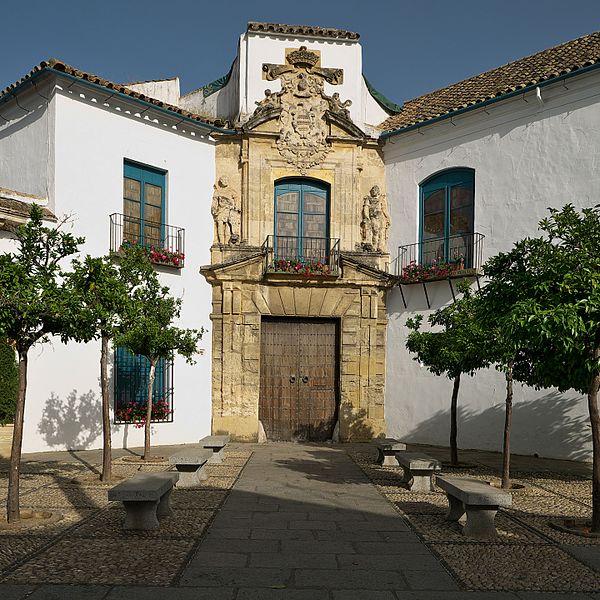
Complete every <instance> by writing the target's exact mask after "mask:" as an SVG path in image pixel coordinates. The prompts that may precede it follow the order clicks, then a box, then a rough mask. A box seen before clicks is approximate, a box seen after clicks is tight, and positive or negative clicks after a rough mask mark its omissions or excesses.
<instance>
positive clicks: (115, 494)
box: [108, 471, 179, 529]
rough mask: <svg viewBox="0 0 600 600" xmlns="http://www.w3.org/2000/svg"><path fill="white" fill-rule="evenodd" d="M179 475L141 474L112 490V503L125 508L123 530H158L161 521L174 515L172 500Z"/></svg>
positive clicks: (110, 491)
mask: <svg viewBox="0 0 600 600" xmlns="http://www.w3.org/2000/svg"><path fill="white" fill-rule="evenodd" d="M178 479H179V473H175V472H173V471H163V472H160V473H141V474H140V475H136V476H135V477H132V478H131V479H128V480H127V481H123V482H122V483H119V484H118V485H116V486H115V487H114V488H111V489H110V490H108V499H109V500H116V501H118V502H122V503H123V505H124V506H125V513H126V515H125V522H124V523H123V529H158V527H159V523H158V518H157V517H164V516H170V515H172V514H173V513H172V511H171V505H170V497H171V492H172V491H173V485H174V484H175V483H177V480H178Z"/></svg>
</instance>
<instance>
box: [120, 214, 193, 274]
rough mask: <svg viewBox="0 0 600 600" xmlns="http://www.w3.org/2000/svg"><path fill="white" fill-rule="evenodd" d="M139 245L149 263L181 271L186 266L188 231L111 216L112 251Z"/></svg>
mask: <svg viewBox="0 0 600 600" xmlns="http://www.w3.org/2000/svg"><path fill="white" fill-rule="evenodd" d="M128 246H140V247H142V248H143V249H144V251H145V252H146V255H147V256H148V258H149V259H150V262H152V263H154V264H155V265H163V266H167V267H174V268H176V269H181V268H182V267H183V266H184V264H185V229H183V228H181V227H174V226H173V225H167V224H165V223H153V222H151V221H145V220H143V219H139V218H137V217H130V216H128V215H123V214H120V213H113V214H112V215H110V250H111V252H117V253H118V252H121V251H122V250H123V249H124V248H127V247H128Z"/></svg>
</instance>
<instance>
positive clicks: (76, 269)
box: [63, 256, 129, 341]
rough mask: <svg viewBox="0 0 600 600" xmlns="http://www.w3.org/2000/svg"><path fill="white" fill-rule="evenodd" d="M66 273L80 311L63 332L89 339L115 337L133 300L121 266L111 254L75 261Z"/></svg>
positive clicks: (76, 337)
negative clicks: (130, 299) (130, 301)
mask: <svg viewBox="0 0 600 600" xmlns="http://www.w3.org/2000/svg"><path fill="white" fill-rule="evenodd" d="M72 269H73V270H72V272H70V273H68V274H67V276H66V279H67V282H68V285H69V289H70V292H71V294H72V295H73V297H75V298H77V300H78V301H77V302H76V303H74V305H75V306H76V308H77V314H76V315H73V317H74V318H73V319H70V320H69V328H68V329H67V328H65V330H64V331H63V335H68V336H70V337H72V338H75V339H77V340H78V341H89V340H91V339H93V338H98V337H100V336H102V335H106V336H107V337H108V338H112V337H113V335H114V333H115V331H116V330H117V328H118V327H119V325H120V323H121V320H122V318H123V315H124V314H125V312H126V309H127V303H128V300H129V295H128V286H127V283H126V280H125V278H124V277H122V276H121V273H120V269H119V267H118V266H117V265H116V264H115V262H114V261H113V259H112V258H111V257H110V256H103V257H99V258H94V257H91V256H86V257H85V259H84V260H83V261H80V260H74V261H73V262H72Z"/></svg>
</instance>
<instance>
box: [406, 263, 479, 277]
mask: <svg viewBox="0 0 600 600" xmlns="http://www.w3.org/2000/svg"><path fill="white" fill-rule="evenodd" d="M475 274H477V269H474V268H468V269H467V268H465V264H464V261H459V262H455V263H452V262H446V261H435V260H434V261H433V262H432V264H430V265H419V264H418V263H417V262H416V261H414V260H413V261H411V262H410V263H409V264H408V265H407V266H405V267H403V269H402V273H401V274H400V282H401V283H422V282H425V281H440V280H442V279H448V278H454V277H469V276H473V275H475Z"/></svg>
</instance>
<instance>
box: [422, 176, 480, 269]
mask: <svg viewBox="0 0 600 600" xmlns="http://www.w3.org/2000/svg"><path fill="white" fill-rule="evenodd" d="M474 189H475V173H474V171H472V170H471V169H452V170H449V171H444V172H442V173H440V174H438V175H434V176H433V177H431V178H429V179H428V180H427V181H425V182H424V183H423V184H422V185H421V245H420V249H421V250H420V257H419V262H420V264H424V265H431V264H432V263H433V262H434V261H438V262H439V261H446V262H457V261H460V260H461V259H462V261H463V262H464V264H465V266H466V267H467V268H470V267H471V266H472V263H473V232H474Z"/></svg>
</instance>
